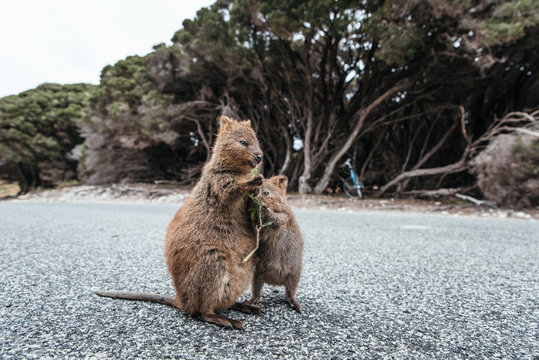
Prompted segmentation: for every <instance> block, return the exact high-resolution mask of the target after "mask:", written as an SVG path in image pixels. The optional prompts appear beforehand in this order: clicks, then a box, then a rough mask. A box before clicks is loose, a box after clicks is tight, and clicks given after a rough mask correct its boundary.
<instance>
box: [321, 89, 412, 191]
mask: <svg viewBox="0 0 539 360" xmlns="http://www.w3.org/2000/svg"><path fill="white" fill-rule="evenodd" d="M410 85H411V82H410V81H409V80H408V79H405V80H403V81H400V82H398V83H397V84H395V85H394V86H393V87H391V88H390V89H388V90H387V91H386V92H384V93H383V94H382V95H380V96H379V97H377V98H376V99H375V100H374V101H373V102H371V103H370V104H369V106H367V107H366V108H364V109H361V110H359V112H358V115H357V122H356V125H355V126H354V129H353V130H352V132H351V133H350V135H349V136H348V138H347V139H346V141H345V143H344V144H343V146H342V147H341V149H340V150H339V151H337V152H336V153H334V154H333V156H332V157H331V158H330V159H329V161H328V164H327V166H326V169H325V170H324V173H323V174H322V177H321V178H320V181H318V183H317V184H316V186H315V187H314V192H315V193H317V194H320V193H321V192H323V191H324V190H325V189H326V188H327V186H328V184H329V181H330V179H331V176H332V175H333V172H334V171H335V167H336V166H337V163H338V162H339V161H340V160H341V158H342V157H343V156H344V155H345V154H346V153H347V152H348V150H349V149H350V147H351V146H352V144H353V143H354V141H355V140H356V137H357V136H358V134H359V131H360V130H361V128H362V127H363V125H364V124H365V119H366V118H367V117H368V116H369V114H370V113H371V112H372V110H374V109H375V108H376V107H377V106H378V105H380V104H381V103H382V102H384V101H385V100H387V99H388V98H390V97H391V96H392V95H393V94H395V93H396V92H398V91H401V90H403V89H405V88H407V87H408V86H410Z"/></svg>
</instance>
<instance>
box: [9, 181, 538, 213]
mask: <svg viewBox="0 0 539 360" xmlns="http://www.w3.org/2000/svg"><path fill="white" fill-rule="evenodd" d="M189 190H190V189H189V188H188V187H178V186H176V185H167V184H159V185H152V184H116V185H110V186H89V185H84V186H73V187H65V188H61V189H55V190H44V191H37V192H32V193H28V194H26V195H22V196H19V197H17V198H12V199H7V201H31V202H91V203H103V202H115V203H159V204H178V205H181V204H182V203H183V201H184V200H185V198H186V197H187V195H188V194H189ZM288 200H289V203H290V205H291V206H292V207H293V208H296V209H319V210H324V209H332V210H338V211H345V212H349V211H362V210H372V211H396V212H414V213H427V214H440V215H449V216H480V217H494V218H509V217H511V218H519V219H525V220H539V209H538V208H530V209H519V210H513V209H505V208H491V207H489V206H485V205H482V206H477V205H475V204H473V203H471V202H468V201H464V200H460V199H457V198H448V197H447V198H443V199H441V200H438V201H436V200H421V199H393V198H389V199H372V198H371V199H369V198H368V197H367V198H366V199H364V200H358V199H349V198H347V197H344V196H336V195H299V194H297V193H290V194H289V195H288Z"/></svg>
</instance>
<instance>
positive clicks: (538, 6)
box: [481, 0, 539, 45]
mask: <svg viewBox="0 0 539 360" xmlns="http://www.w3.org/2000/svg"><path fill="white" fill-rule="evenodd" d="M538 24H539V0H517V1H510V2H504V3H503V4H502V5H500V6H499V7H498V8H497V9H496V10H495V11H494V13H493V16H492V17H491V18H490V19H486V21H485V22H484V23H483V25H482V27H481V31H482V33H483V36H484V37H485V41H486V43H487V44H488V45H495V44H500V43H505V42H509V41H512V40H515V39H518V38H520V37H522V36H523V35H524V33H525V29H526V28H528V27H531V26H536V25H538Z"/></svg>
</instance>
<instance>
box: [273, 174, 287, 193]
mask: <svg viewBox="0 0 539 360" xmlns="http://www.w3.org/2000/svg"><path fill="white" fill-rule="evenodd" d="M271 180H272V181H273V183H274V184H275V185H277V187H279V188H280V189H281V190H282V191H283V192H286V187H287V186H288V178H287V177H286V176H284V175H277V176H274V177H272V178H271Z"/></svg>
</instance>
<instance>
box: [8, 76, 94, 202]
mask: <svg viewBox="0 0 539 360" xmlns="http://www.w3.org/2000/svg"><path fill="white" fill-rule="evenodd" d="M93 90H94V86H92V85H88V84H74V85H58V84H42V85H40V86H38V87H37V88H35V89H32V90H28V91H25V92H22V93H20V94H19V95H12V96H6V97H4V98H2V99H0V176H1V177H2V178H6V179H9V180H15V181H17V182H18V183H19V186H20V188H21V192H22V193H25V192H27V191H28V190H30V189H33V188H36V187H37V186H43V187H50V186H54V185H58V184H59V183H60V182H63V181H68V180H72V179H75V178H76V166H77V162H76V161H75V160H74V159H73V154H72V149H73V148H74V146H75V145H77V144H78V143H80V142H82V138H81V137H80V134H79V124H80V123H81V122H82V120H83V118H84V117H85V116H86V112H87V110H88V100H89V98H90V96H91V94H92V91H93Z"/></svg>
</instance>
